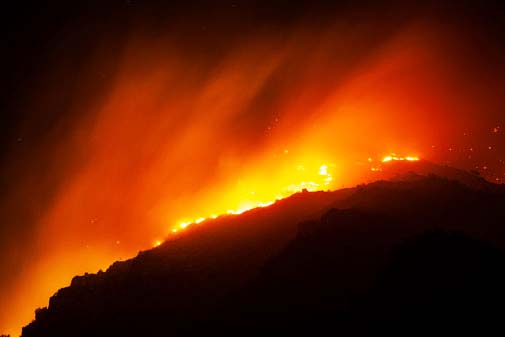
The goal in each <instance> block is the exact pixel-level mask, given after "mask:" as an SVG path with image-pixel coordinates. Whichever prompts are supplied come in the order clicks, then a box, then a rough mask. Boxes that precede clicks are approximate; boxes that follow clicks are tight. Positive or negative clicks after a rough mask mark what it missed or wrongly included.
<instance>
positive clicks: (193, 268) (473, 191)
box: [22, 163, 505, 337]
mask: <svg viewBox="0 0 505 337" xmlns="http://www.w3.org/2000/svg"><path fill="white" fill-rule="evenodd" d="M401 164H402V166H403V163H401ZM430 165H431V164H430ZM405 167H406V168H407V169H408V173H409V174H408V175H403V178H401V179H400V178H398V177H400V175H398V173H400V174H401V173H402V172H403V171H405V170H404V169H403V168H399V169H398V170H395V172H394V173H395V176H396V177H397V178H396V179H393V180H392V181H385V180H382V181H378V182H374V183H370V184H366V185H359V186H357V187H355V188H349V189H343V190H338V191H333V192H301V193H298V194H295V195H293V196H291V197H289V198H286V199H284V200H281V201H278V202H277V203H275V204H274V205H271V206H269V207H265V208H260V209H254V210H251V211H249V212H245V213H244V214H242V215H237V216H225V217H220V218H218V219H215V220H209V221H206V222H205V223H202V224H201V225H199V226H195V227H193V228H192V227H190V228H188V230H187V232H185V233H182V234H181V235H180V236H179V237H177V238H175V239H171V240H168V241H167V242H165V243H163V244H162V245H161V246H160V247H156V248H153V249H151V250H148V251H143V252H140V253H139V254H138V255H137V256H136V257H135V258H132V259H129V260H127V261H122V262H116V263H114V264H112V265H111V266H110V267H109V268H108V269H107V270H106V271H105V272H99V273H97V274H87V275H84V276H77V277H74V279H73V280H72V282H71V285H70V286H69V287H66V288H62V289H60V290H59V291H58V292H57V293H56V294H55V295H54V296H52V297H51V299H50V301H49V306H48V308H43V309H38V310H37V312H36V318H35V320H34V321H33V322H32V323H30V324H29V325H28V326H26V327H25V328H24V329H23V334H22V336H25V337H30V336H86V335H88V336H89V335H94V336H102V335H103V336H114V335H118V336H119V335H121V336H134V335H138V334H142V335H145V336H193V335H201V334H202V333H203V332H204V331H205V333H206V334H210V335H212V334H216V335H222V334H223V333H226V334H236V333H237V332H238V331H240V333H242V334H246V333H245V332H244V329H246V328H247V329H250V328H251V324H257V326H258V329H259V327H262V328H265V329H267V328H270V327H276V328H281V326H279V324H276V321H275V319H274V318H273V317H276V316H279V317H284V318H285V319H286V320H289V319H288V318H289V317H290V316H291V315H293V314H294V312H296V310H300V311H301V312H304V310H306V309H304V308H306V307H305V306H306V305H307V303H310V305H311V306H312V308H315V309H314V310H315V311H321V312H323V313H322V314H321V315H322V316H321V317H323V316H324V317H326V316H328V315H330V314H331V313H338V315H341V316H340V317H339V319H338V320H337V321H339V323H340V324H341V325H342V327H343V329H344V327H345V329H351V327H352V326H353V324H351V323H352V322H354V323H356V320H358V321H359V319H357V318H356V317H357V316H359V315H358V314H357V313H360V314H361V313H362V312H364V311H366V310H364V309H362V308H359V309H356V308H357V307H359V304H357V303H360V302H362V301H365V302H367V301H368V302H370V299H369V298H368V297H370V298H372V297H374V296H375V297H378V296H379V295H373V296H372V295H368V294H369V293H371V292H372V293H373V291H372V290H371V289H374V288H377V287H378V286H377V285H376V284H375V283H374V282H375V279H376V277H377V275H379V274H382V273H384V270H387V265H389V264H391V263H393V262H391V259H392V258H391V256H392V255H394V254H393V252H394V251H395V249H396V248H394V247H397V246H402V244H403V245H405V242H411V241H409V240H414V239H413V238H416V237H423V235H426V234H425V233H431V232H433V231H435V232H437V231H438V232H441V233H445V234H443V235H441V236H440V237H442V240H443V241H444V242H446V241H447V242H449V243H448V244H451V245H452V244H453V241H454V240H453V235H456V234H451V233H458V235H462V236H463V237H465V238H466V237H468V238H469V240H470V241H469V242H471V243H469V244H468V243H467V241H465V244H468V245H469V246H472V247H471V248H468V249H469V250H471V249H473V245H474V241H475V242H478V243H479V244H480V242H483V243H484V246H486V249H487V247H488V246H489V247H492V248H489V249H491V250H492V249H496V250H498V251H499V253H496V254H495V255H496V256H500V258H496V259H497V260H499V261H501V251H502V249H503V247H505V229H504V228H503V225H502V224H503V223H505V215H503V214H502V212H501V208H502V205H503V204H505V190H504V188H503V186H500V185H494V184H492V183H489V184H487V183H486V184H481V185H475V184H467V183H465V182H467V181H466V180H463V182H461V181H459V180H450V176H445V177H440V176H436V175H433V174H427V175H423V174H415V175H412V174H410V172H414V171H413V170H412V168H413V166H405ZM421 173H423V172H421ZM458 174H463V173H461V172H460V171H458ZM467 174H468V175H471V173H467ZM471 181H474V180H473V178H472V179H471ZM413 215H414V216H413ZM471 240H474V241H471ZM479 244H475V245H477V246H478V245H479ZM479 247H480V246H479ZM428 248H429V247H428ZM423 249H424V248H423ZM479 249H481V248H479ZM493 252H494V251H493ZM493 254H494V253H493ZM495 255H493V257H494V256H495ZM276 261H277V262H276ZM279 261H282V263H280V262H279ZM304 261H305V262H304ZM290 266H291V267H290ZM298 270H301V271H303V272H299V271H298ZM337 271H338V272H337ZM281 272H283V273H284V274H282V273H281ZM279 273H281V274H279ZM306 274H310V277H309V276H307V275H306ZM344 275H345V277H343V276H344ZM327 277H328V278H330V279H331V280H333V283H331V282H330V283H328V282H327V281H326V280H325V279H326V278H327ZM276 280H277V281H276ZM279 280H282V281H279ZM316 281H317V282H321V284H317V282H316ZM393 281H394V280H390V281H389V282H393ZM276 282H277V283H278V284H277V283H276ZM314 282H316V285H317V286H316V285H314ZM276 284H277V286H275V285H276ZM314 287H316V288H317V289H316V290H314ZM386 288H387V287H386ZM289 289H292V290H293V293H289V292H288V293H287V294H286V295H283V291H286V290H289ZM295 290H297V291H296V292H295ZM305 292H306V294H305ZM325 292H327V293H329V294H331V296H329V298H330V299H331V300H329V301H326V300H322V299H323V298H325V297H324V296H322V295H317V296H316V295H314V294H319V293H325ZM267 294H268V296H267ZM293 294H296V296H293ZM289 295H290V296H292V297H290V296H289ZM311 296H312V297H311ZM321 296H322V297H321ZM379 297H380V296H379ZM363 298H365V300H363ZM293 301H294V303H292V302H293ZM372 302H373V301H372ZM289 303H291V304H289ZM301 304H304V306H301ZM290 305H291V306H290ZM367 306H368V307H373V305H372V304H370V305H367ZM272 308H277V309H275V310H273V309H272ZM293 308H296V309H293ZM351 308H352V309H351ZM272 310H273V311H272ZM276 310H277V312H276ZM275 314H276V315H275ZM306 314H308V313H306ZM297 315H298V314H297ZM297 315H295V316H297ZM365 316H366V315H365ZM365 316H364V317H365ZM230 317H231V318H230ZM250 317H262V319H259V322H256V323H254V322H250ZM297 317H298V316H297ZM310 317H311V319H307V320H306V322H305V323H307V324H305V325H306V326H305V327H304V329H305V328H307V329H309V330H310V326H312V325H311V324H309V323H310V322H312V323H314V322H318V323H317V324H319V325H321V326H326V325H328V324H330V323H331V322H332V321H333V320H334V319H335V317H334V316H333V315H330V316H329V317H331V318H328V319H327V320H323V321H321V319H320V317H315V316H314V317H312V316H310ZM345 317H348V318H349V320H346V319H345ZM366 317H368V316H366ZM298 319H299V320H300V322H303V315H302V317H299V318H298ZM364 321H367V322H368V323H370V324H371V325H370V326H373V325H374V324H377V322H376V319H375V318H373V319H372V318H370V317H369V318H367V319H364ZM286 324H287V323H286ZM302 325H303V324H302ZM330 325H331V324H330ZM365 325H366V324H365ZM247 329H246V330H247ZM281 330H282V329H281ZM287 330H289V331H291V330H290V329H287ZM351 330H352V329H351ZM254 331H256V332H258V330H257V329H251V330H250V331H249V332H250V335H254V333H253V332H254ZM293 332H294V331H293ZM361 332H362V333H364V334H367V333H368V332H369V331H368V332H367V331H366V329H364V330H363V331H361Z"/></svg>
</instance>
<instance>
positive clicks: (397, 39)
mask: <svg viewBox="0 0 505 337" xmlns="http://www.w3.org/2000/svg"><path fill="white" fill-rule="evenodd" d="M395 29H397V28H395ZM443 29H445V28H444V27H442V28H440V27H435V28H432V27H430V26H428V25H425V24H423V23H419V24H412V25H409V26H408V27H404V29H402V30H401V31H400V30H398V31H397V30H391V31H389V30H388V34H386V35H387V36H386V37H385V38H384V39H383V40H380V39H377V38H369V36H370V33H371V32H374V31H375V30H374V27H366V26H363V27H361V28H360V26H357V27H356V29H353V30H352V32H351V31H350V30H349V29H348V27H347V26H345V25H344V28H342V27H340V26H339V25H337V26H336V27H328V28H327V29H326V28H321V27H319V26H317V25H316V26H315V27H314V28H311V27H308V26H303V27H298V28H296V27H294V28H293V30H292V31H291V30H290V31H289V32H286V34H279V35H276V34H273V35H272V36H271V35H269V34H264V35H262V34H261V33H257V35H256V32H255V33H254V34H251V35H247V36H241V37H240V39H239V40H237V41H234V43H233V44H229V45H228V44H224V43H221V44H220V47H221V48H225V47H223V46H224V45H225V46H226V49H225V50H220V51H219V52H217V51H216V52H215V54H214V53H210V52H209V55H203V54H202V52H198V53H197V52H194V50H193V49H192V48H195V49H197V50H198V51H200V49H198V48H199V46H191V47H192V48H189V47H187V48H186V49H185V48H182V47H180V46H178V45H174V43H175V42H174V41H178V40H179V39H170V38H168V39H166V40H164V39H163V38H160V40H157V37H153V36H154V35H151V34H149V35H148V36H142V35H141V34H140V33H139V34H140V35H133V36H132V37H131V39H129V40H128V41H127V43H126V45H125V46H124V49H121V50H123V52H122V53H123V54H121V57H118V58H113V60H112V61H111V60H108V61H111V62H110V63H111V64H114V67H115V68H114V69H113V71H111V72H110V74H109V76H110V78H108V79H107V82H106V85H105V84H104V87H106V89H103V90H100V97H89V96H86V95H85V93H81V92H80V91H78V90H77V89H76V92H72V93H69V94H68V95H60V91H61V90H62V88H61V84H60V83H53V82H51V81H47V83H44V84H45V85H44V86H40V87H41V88H42V87H47V91H48V92H49V93H50V94H54V93H56V94H54V96H57V97H60V96H62V97H65V100H64V101H65V102H67V101H68V104H67V103H65V104H62V103H61V102H60V100H59V99H55V101H58V102H60V103H61V105H65V106H67V105H68V106H69V107H68V109H75V114H74V115H72V116H73V119H71V120H70V121H68V123H66V124H65V123H63V124H62V125H64V126H65V128H68V130H69V131H68V133H65V137H64V138H60V134H57V136H54V139H52V138H51V142H49V141H48V142H47V143H48V144H49V143H50V144H49V145H47V148H44V154H43V156H41V157H43V158H42V159H41V158H37V159H40V160H44V162H49V163H50V165H47V166H48V167H50V168H51V170H50V172H47V177H46V175H44V174H46V172H44V174H42V177H43V179H42V178H41V180H44V179H45V180H44V181H43V182H40V184H39V183H35V182H36V181H37V182H38V180H37V179H35V178H37V177H39V176H37V175H35V174H34V175H29V177H30V178H31V179H26V180H22V179H20V180H21V181H20V182H19V186H15V188H12V190H15V191H16V195H19V198H18V199H16V200H15V201H16V202H13V204H16V205H22V207H21V206H19V207H20V209H21V211H24V210H25V208H26V209H28V210H29V211H31V212H32V213H33V214H34V216H33V218H34V220H33V222H34V223H33V226H32V227H33V228H35V229H34V230H33V233H32V232H30V233H32V234H31V236H30V237H27V238H26V240H25V241H24V242H26V244H25V246H26V247H25V248H24V249H26V252H24V253H26V259H25V260H23V264H22V268H20V269H19V271H18V273H17V274H16V275H15V277H13V278H12V280H9V282H10V283H9V285H8V286H6V287H5V289H7V290H5V291H4V293H5V294H6V298H2V305H1V306H0V307H1V308H0V330H1V331H0V332H1V333H4V332H8V333H10V334H11V335H15V334H18V333H19V332H20V328H21V326H23V325H26V324H27V323H28V322H29V321H30V320H31V319H32V318H33V317H34V310H35V309H36V308H37V307H41V306H46V305H47V303H48V299H49V297H50V296H51V295H52V294H53V293H54V292H55V291H56V290H57V289H59V288H61V287H64V286H67V285H68V284H69V283H70V280H71V279H72V277H73V276H74V275H77V274H83V273H85V272H97V271H98V270H99V269H105V268H107V266H109V265H110V264H111V263H113V262H114V261H116V260H122V259H127V258H130V257H132V256H134V255H135V254H136V253H137V252H138V251H139V250H143V249H146V247H152V246H159V245H161V244H162V242H163V239H164V238H167V237H170V236H174V235H179V234H180V233H181V232H183V231H184V230H186V229H188V228H190V227H192V226H198V225H202V226H203V225H205V221H206V220H208V219H216V218H217V217H219V216H225V215H237V214H242V213H244V212H246V211H248V210H251V209H253V208H256V207H268V206H270V205H272V204H273V203H275V202H276V200H279V199H282V198H285V197H288V196H290V195H292V194H294V193H297V192H300V191H303V190H307V191H320V190H336V189H339V188H342V187H352V186H355V185H356V184H359V183H362V182H363V179H364V177H367V178H368V177H369V176H371V175H374V174H372V173H371V172H370V170H372V171H380V170H381V165H383V166H385V165H387V163H388V162H392V161H396V160H398V161H402V160H404V161H417V160H419V157H422V158H423V159H424V158H426V159H432V158H431V157H429V153H430V152H429V151H430V149H431V146H432V145H433V144H449V140H448V138H450V137H453V136H454V135H455V134H456V133H457V132H458V133H459V131H455V130H459V129H461V128H462V125H464V123H465V122H466V120H465V118H464V116H469V115H470V114H471V113H473V111H486V110H493V109H487V107H486V106H483V103H482V102H484V103H487V102H491V100H486V99H483V97H484V98H485V97H486V96H485V95H487V94H488V92H484V90H483V92H479V91H478V90H480V88H481V87H480V86H475V85H474V84H475V83H478V82H472V83H471V84H472V85H470V86H468V87H467V86H466V83H464V81H453V80H452V78H453V77H452V76H451V75H452V73H451V72H452V71H454V69H456V68H457V66H456V65H454V64H453V60H454V59H457V58H456V57H448V54H449V52H450V50H451V48H450V46H449V45H448V43H447V42H448V41H453V40H452V39H451V35H450V34H449V33H447V34H443V32H441V31H440V30H443ZM190 40H191V39H190ZM220 41H221V40H220ZM188 43H189V42H188ZM104 45H105V46H107V44H106V43H104ZM216 45H217V44H216ZM441 46H443V48H441ZM210 47H214V45H212V44H209V46H207V47H206V48H207V49H209V50H211V49H212V48H210ZM216 48H217V46H216ZM355 48H357V49H356V50H355ZM212 50H213V49H212ZM104 55H109V54H108V53H104ZM456 55H459V54H456ZM104 57H106V56H104ZM448 60H450V62H451V64H450V66H448V64H447V62H449V61H448ZM70 64H72V62H70ZM107 64H109V63H107ZM89 67H90V68H92V69H90V71H89V73H100V72H101V70H102V69H98V68H97V69H94V68H93V66H91V65H90V66H89ZM48 68H50V67H48ZM464 69H465V70H466V68H464ZM91 70H93V71H91ZM95 70H96V71H95ZM104 81H105V80H104ZM70 87H73V86H70ZM76 87H79V86H78V85H76ZM69 90H70V89H69ZM90 91H91V90H90ZM38 94H39V93H37V95H38ZM43 94H44V93H41V94H40V95H41V96H43ZM71 94H72V95H71ZM67 96H68V99H67ZM81 96H82V97H81ZM51 97H53V96H51ZM48 101H50V100H48ZM34 102H35V103H37V104H39V105H44V104H45V101H44V102H43V103H40V102H38V101H34ZM35 103H34V104H35ZM48 104H49V103H48ZM489 104H490V103H489ZM50 108H51V109H52V108H53V107H52V106H50V107H48V108H47V109H50ZM59 108H61V107H60V106H59V105H58V106H57V107H54V109H56V110H57V109H59ZM477 108H478V109H477ZM495 110H497V109H495ZM497 111H498V110H497ZM500 111H501V110H500ZM407 126H408V127H407ZM500 133H502V132H501V130H498V129H497V131H496V132H494V133H493V134H500ZM44 146H46V144H44ZM451 146H452V145H451ZM392 151H396V152H397V153H401V154H403V156H398V155H395V154H390V153H391V152H392ZM489 151H490V150H489ZM385 154H388V155H386V156H384V155H385ZM413 154H416V155H413ZM417 154H418V155H419V157H418V156H417ZM30 170H32V171H33V169H32V168H30ZM13 172H14V171H13ZM34 177H35V178H34ZM46 180H47V181H46ZM48 186H49V187H48ZM10 187H12V186H10ZM46 189H49V192H48V191H46ZM41 191H43V192H47V193H46V194H45V195H47V197H46V199H47V200H43V201H44V203H41V202H40V201H41V200H38V199H37V196H38V195H39V194H42V193H40V192H41ZM18 201H19V202H18ZM21 201H22V202H21ZM41 204H42V206H41ZM23 207H25V208H23ZM14 220H16V219H6V221H11V222H13V223H14V222H15V221H14ZM12 246H13V248H12V251H13V253H12V255H15V254H18V252H19V244H18V242H15V243H13V244H12ZM16 249H17V250H16Z"/></svg>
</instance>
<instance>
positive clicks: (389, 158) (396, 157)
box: [382, 153, 419, 163]
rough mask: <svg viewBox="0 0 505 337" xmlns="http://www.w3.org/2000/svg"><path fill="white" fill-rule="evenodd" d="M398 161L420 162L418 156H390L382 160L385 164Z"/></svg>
mask: <svg viewBox="0 0 505 337" xmlns="http://www.w3.org/2000/svg"><path fill="white" fill-rule="evenodd" d="M396 160H399V161H402V160H406V161H418V160H419V157H416V156H406V157H402V156H397V155H396V154H394V153H393V154H391V155H389V156H385V157H384V158H382V162H383V163H387V162H390V161H396Z"/></svg>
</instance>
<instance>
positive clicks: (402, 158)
mask: <svg viewBox="0 0 505 337" xmlns="http://www.w3.org/2000/svg"><path fill="white" fill-rule="evenodd" d="M418 160H419V157H418V156H399V155H397V154H396V153H391V154H390V155H387V156H384V157H382V159H381V160H380V163H382V164H386V163H389V162H393V161H409V162H413V161H418ZM368 162H369V163H372V162H373V159H372V158H368ZM370 170H371V171H372V172H380V171H382V166H381V165H380V164H379V165H378V166H372V167H371V168H370Z"/></svg>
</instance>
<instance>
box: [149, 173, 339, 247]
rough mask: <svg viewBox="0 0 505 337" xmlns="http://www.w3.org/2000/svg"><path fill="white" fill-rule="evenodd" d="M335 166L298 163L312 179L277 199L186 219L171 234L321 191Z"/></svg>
mask: <svg viewBox="0 0 505 337" xmlns="http://www.w3.org/2000/svg"><path fill="white" fill-rule="evenodd" d="M334 167H335V165H334V164H321V165H319V166H318V167H317V168H314V170H309V169H307V168H306V167H305V166H303V165H297V166H296V170H295V171H297V172H302V173H303V176H304V177H306V178H311V180H307V181H305V180H304V181H300V182H299V183H296V184H290V185H287V186H285V187H284V188H283V190H282V192H281V193H278V194H276V195H275V199H273V200H267V201H265V200H261V201H259V200H253V201H247V202H244V203H243V205H242V206H241V207H239V208H237V209H228V210H226V211H221V212H216V213H213V214H211V215H209V216H206V217H196V218H194V219H185V220H183V221H180V222H178V224H176V225H174V226H172V227H170V230H169V234H171V235H178V234H179V233H181V232H182V231H184V230H186V229H187V228H188V227H190V226H193V225H197V224H201V223H203V222H205V221H208V220H211V219H217V218H219V217H221V216H226V215H239V214H242V213H245V212H247V211H250V210H252V209H254V208H264V207H268V206H271V205H273V204H274V203H275V202H276V201H278V200H280V199H283V198H286V197H289V196H291V195H293V194H295V193H298V192H302V191H304V190H306V191H310V192H314V191H321V190H324V189H328V187H329V185H330V184H331V182H332V181H333V176H332V173H331V170H332V169H333V168H334ZM249 194H250V195H255V194H256V193H255V191H251V192H249ZM161 243H162V242H161V241H158V240H157V241H155V242H154V244H153V246H154V247H157V246H159V245H161Z"/></svg>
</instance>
